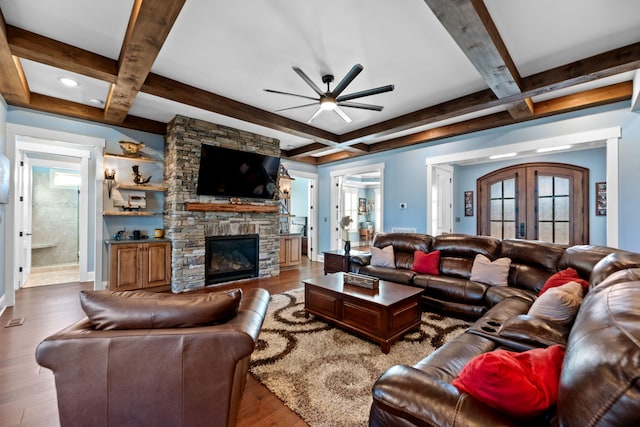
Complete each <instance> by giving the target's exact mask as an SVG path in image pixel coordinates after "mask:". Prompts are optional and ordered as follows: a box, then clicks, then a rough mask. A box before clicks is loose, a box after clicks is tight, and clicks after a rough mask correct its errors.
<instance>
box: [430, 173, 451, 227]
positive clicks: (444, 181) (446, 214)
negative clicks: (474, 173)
mask: <svg viewBox="0 0 640 427" xmlns="http://www.w3.org/2000/svg"><path fill="white" fill-rule="evenodd" d="M433 175H434V176H433V187H434V188H433V196H434V197H433V202H434V209H433V212H435V217H434V218H433V220H434V227H433V228H434V230H436V235H440V234H448V233H452V232H453V170H452V169H451V168H450V167H446V166H435V167H434V168H433Z"/></svg>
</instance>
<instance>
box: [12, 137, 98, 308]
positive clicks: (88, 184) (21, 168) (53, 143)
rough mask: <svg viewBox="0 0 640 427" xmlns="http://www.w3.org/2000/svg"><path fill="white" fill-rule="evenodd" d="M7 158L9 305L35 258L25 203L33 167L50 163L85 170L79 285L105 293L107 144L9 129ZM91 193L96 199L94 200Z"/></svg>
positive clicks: (81, 201)
mask: <svg viewBox="0 0 640 427" xmlns="http://www.w3.org/2000/svg"><path fill="white" fill-rule="evenodd" d="M6 142H7V147H6V153H7V157H8V158H9V161H10V163H11V174H12V176H13V178H12V179H11V182H10V199H9V205H8V207H7V229H9V230H14V231H15V232H14V233H10V234H8V235H7V241H6V259H5V263H6V265H7V266H10V267H9V268H6V269H5V272H4V278H5V282H4V283H5V303H6V305H7V306H12V305H13V304H14V302H15V292H16V290H18V289H19V288H20V287H22V286H23V285H24V282H25V272H26V271H25V268H24V266H25V265H26V260H27V257H28V256H29V254H30V252H31V247H30V237H31V236H29V235H28V234H29V233H30V231H29V229H28V224H29V222H28V220H29V218H28V216H27V213H26V212H27V211H28V209H24V206H23V205H24V203H23V202H21V201H20V199H21V198H23V199H24V197H25V195H26V194H27V193H28V192H26V191H25V185H26V184H28V183H29V182H28V179H29V175H30V174H29V173H27V172H25V171H26V170H28V169H29V167H28V166H26V165H28V164H29V161H30V160H32V159H36V158H38V159H46V160H53V161H59V162H70V163H75V164H77V167H78V168H79V170H80V176H81V182H80V196H79V197H80V201H79V205H80V208H79V212H80V215H79V227H78V236H79V249H78V269H79V281H81V282H87V281H92V280H93V281H94V288H95V289H101V288H103V282H102V280H101V278H102V255H103V254H102V252H103V221H102V192H103V188H102V187H103V178H102V172H100V173H98V172H97V171H102V170H103V169H102V166H103V161H102V158H103V155H102V153H103V151H104V146H105V140H104V139H102V138H95V137H91V136H87V135H80V134H72V133H68V132H60V131H55V130H50V129H42V128H35V127H31V126H23V125H16V124H7V141H6ZM89 193H91V194H89Z"/></svg>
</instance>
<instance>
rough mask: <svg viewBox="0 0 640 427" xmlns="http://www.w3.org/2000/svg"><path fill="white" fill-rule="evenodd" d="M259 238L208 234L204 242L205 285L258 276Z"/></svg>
mask: <svg viewBox="0 0 640 427" xmlns="http://www.w3.org/2000/svg"><path fill="white" fill-rule="evenodd" d="M258 260H259V238H258V235H257V234H250V235H242V236H210V237H207V238H206V242H205V286H206V285H213V284H216V283H221V282H228V281H232V280H239V279H247V278H251V277H258Z"/></svg>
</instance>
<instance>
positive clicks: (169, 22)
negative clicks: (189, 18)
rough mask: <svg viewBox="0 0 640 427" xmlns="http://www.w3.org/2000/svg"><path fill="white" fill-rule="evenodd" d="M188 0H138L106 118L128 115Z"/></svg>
mask: <svg viewBox="0 0 640 427" xmlns="http://www.w3.org/2000/svg"><path fill="white" fill-rule="evenodd" d="M185 1H186V0H144V1H142V0H136V1H135V3H134V6H133V11H132V13H131V18H130V20H129V26H128V28H127V32H126V34H125V37H124V42H123V43H122V49H121V51H120V58H119V60H118V77H117V78H116V82H115V83H112V85H111V89H110V90H109V95H108V97H107V101H106V102H105V109H104V116H105V120H109V121H111V122H121V121H123V120H124V119H125V117H126V116H127V114H128V113H129V110H130V109H131V105H132V104H133V101H134V100H135V98H136V96H137V95H138V92H139V91H140V88H141V87H142V85H143V84H144V81H145V80H146V78H147V76H148V75H149V73H150V72H151V66H152V65H153V63H154V62H155V60H156V58H157V56H158V53H160V49H161V48H162V45H163V44H164V42H165V40H166V38H167V36H168V35H169V31H171V28H172V27H173V24H174V23H175V21H176V19H177V18H178V15H179V14H180V11H181V10H182V6H184V3H185Z"/></svg>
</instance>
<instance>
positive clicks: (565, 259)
mask: <svg viewBox="0 0 640 427" xmlns="http://www.w3.org/2000/svg"><path fill="white" fill-rule="evenodd" d="M612 251H615V250H614V249H611V248H607V247H604V246H593V245H576V246H571V247H569V248H567V249H566V250H565V251H564V254H562V257H561V258H560V262H559V263H558V270H564V269H565V268H569V267H571V268H573V269H575V270H576V271H577V272H578V274H579V275H580V277H582V278H583V279H587V280H589V277H590V276H591V271H592V270H593V268H594V267H595V266H596V264H597V263H598V262H599V261H600V260H601V259H602V258H604V257H606V256H607V255H609V254H610V253H611V252H612Z"/></svg>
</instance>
